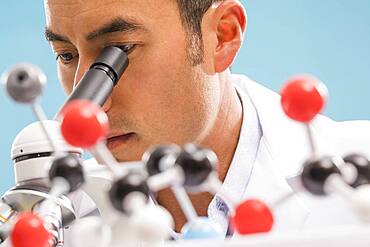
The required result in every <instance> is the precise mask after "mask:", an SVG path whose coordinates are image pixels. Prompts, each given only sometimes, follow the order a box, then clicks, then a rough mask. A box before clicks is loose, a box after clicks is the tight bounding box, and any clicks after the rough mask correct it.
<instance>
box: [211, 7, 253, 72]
mask: <svg viewBox="0 0 370 247" xmlns="http://www.w3.org/2000/svg"><path fill="white" fill-rule="evenodd" d="M214 14H215V15H214V17H215V18H216V19H215V21H216V22H215V23H216V35H217V41H218V44H217V47H216V50H215V53H214V66H215V68H214V69H215V71H216V72H217V73H221V72H223V71H225V70H227V69H228V68H229V67H230V66H231V65H232V63H233V61H234V59H235V57H236V55H237V53H238V51H239V49H240V47H241V45H242V43H243V34H244V32H245V29H246V26H247V16H246V12H245V10H244V8H243V6H242V5H241V3H240V2H239V1H237V0H226V1H224V2H222V3H220V4H219V6H218V7H217V8H216V10H215V12H214Z"/></svg>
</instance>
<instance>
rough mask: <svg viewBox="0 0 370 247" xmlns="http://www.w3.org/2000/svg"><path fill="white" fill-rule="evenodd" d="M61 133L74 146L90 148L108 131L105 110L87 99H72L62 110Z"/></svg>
mask: <svg viewBox="0 0 370 247" xmlns="http://www.w3.org/2000/svg"><path fill="white" fill-rule="evenodd" d="M61 130H62V135H63V137H64V139H65V140H66V141H67V142H68V143H69V144H71V145H72V146H75V147H81V148H91V147H93V146H95V145H96V144H97V143H98V142H99V141H101V140H103V139H105V138H106V136H107V134H108V131H109V122H108V117H107V115H106V114H105V112H104V111H103V110H102V109H101V108H100V107H98V106H97V105H95V104H94V103H92V102H90V101H87V100H74V101H71V102H70V103H68V104H67V105H66V106H65V108H64V109H63V111H62V125H61Z"/></svg>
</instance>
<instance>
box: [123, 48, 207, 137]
mask: <svg viewBox="0 0 370 247" xmlns="http://www.w3.org/2000/svg"><path fill="white" fill-rule="evenodd" d="M155 51H158V49H150V51H149V49H148V51H147V52H146V54H145V56H143V59H140V58H136V60H135V61H134V60H133V61H132V66H131V68H130V70H129V71H128V74H127V80H126V81H124V82H123V83H124V84H125V86H122V88H121V90H125V93H124V94H125V95H126V96H123V95H121V96H122V97H120V98H123V97H124V98H126V100H125V102H126V107H125V111H128V115H129V116H131V117H132V118H133V119H135V120H134V121H135V123H136V125H137V127H139V128H141V129H140V130H141V131H142V133H141V135H142V136H144V137H145V138H147V141H148V139H150V142H164V141H173V142H187V141H190V140H193V139H195V136H197V135H199V133H200V132H201V131H202V129H203V128H204V125H205V123H204V122H205V120H204V118H205V116H206V115H207V114H206V113H205V111H206V110H207V109H206V105H207V103H206V102H205V101H206V100H207V97H205V95H204V93H205V92H206V91H207V90H205V89H204V87H205V85H204V84H203V83H202V80H200V78H197V76H195V73H194V71H193V68H192V67H191V66H190V65H189V63H188V62H187V60H186V52H185V49H184V48H182V49H181V48H180V47H166V49H162V52H161V53H160V54H159V55H158V53H156V52H155ZM144 57H145V59H144ZM121 90H120V91H121ZM126 113H127V112H126Z"/></svg>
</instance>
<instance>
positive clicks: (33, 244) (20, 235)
mask: <svg viewBox="0 0 370 247" xmlns="http://www.w3.org/2000/svg"><path fill="white" fill-rule="evenodd" d="M10 239H11V242H12V246H13V247H49V246H50V244H49V240H50V239H51V234H50V233H49V232H48V231H47V230H46V229H45V227H44V222H43V220H42V219H41V218H40V217H38V216H37V215H34V214H33V213H22V214H20V215H19V216H18V219H17V222H16V223H15V224H14V227H13V230H12V232H11V233H10Z"/></svg>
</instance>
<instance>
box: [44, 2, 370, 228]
mask: <svg viewBox="0 0 370 247" xmlns="http://www.w3.org/2000/svg"><path fill="white" fill-rule="evenodd" d="M45 12H46V31H45V35H46V38H47V40H48V41H49V42H50V44H51V47H52V49H53V51H54V53H55V54H56V59H57V64H58V74H59V77H60V81H61V82H62V85H63V87H64V89H65V91H66V93H67V94H68V93H70V92H71V91H72V89H73V88H74V87H75V86H76V84H77V83H78V82H79V80H80V79H81V77H82V76H83V74H84V73H85V72H86V70H87V69H88V68H89V66H90V64H91V63H92V62H93V61H94V59H95V58H96V56H97V55H98V54H99V52H100V51H101V49H102V48H103V47H105V46H109V45H117V46H120V47H123V48H124V49H126V50H127V51H128V54H129V60H130V65H129V67H128V69H127V71H126V72H125V74H124V75H123V77H122V78H121V80H120V81H119V83H118V85H117V86H116V88H115V89H114V91H113V93H112V95H111V96H110V98H109V99H108V100H107V102H106V104H105V105H104V107H103V109H104V111H105V112H106V113H107V115H108V117H109V121H110V126H111V133H110V134H109V139H108V147H109V149H110V150H111V151H112V153H113V154H114V156H115V157H116V158H117V160H119V161H129V160H139V159H141V156H142V154H143V152H144V151H145V150H147V149H148V148H150V147H151V146H153V145H156V144H161V143H177V144H180V145H181V144H184V143H188V142H193V143H197V144H199V145H201V146H203V147H207V148H210V149H212V150H214V151H215V153H216V154H217V156H218V158H219V161H220V162H219V177H220V179H221V180H222V181H223V182H224V184H223V188H222V189H223V190H225V191H226V192H227V193H230V194H231V195H232V196H233V197H235V198H236V199H242V198H245V197H252V196H254V197H257V198H260V199H264V200H266V201H267V202H270V203H273V202H274V201H276V200H278V199H279V198H281V197H282V196H285V195H287V194H289V193H290V192H291V191H292V189H291V187H290V186H289V184H288V183H287V180H286V177H288V176H290V175H295V174H297V172H298V170H299V169H300V167H301V165H302V162H303V160H304V159H305V158H307V157H308V155H309V151H308V143H307V142H306V136H305V132H304V128H303V127H302V126H300V125H299V124H297V123H293V122H292V121H290V120H288V119H287V118H286V117H285V116H284V115H283V113H282V112H281V110H280V107H279V97H278V95H276V94H275V93H273V92H271V91H269V90H267V89H265V88H262V87H261V86H259V85H258V84H255V83H253V82H251V81H250V80H248V79H247V78H246V77H243V76H235V75H232V74H231V73H230V70H229V68H230V67H231V65H232V63H233V61H234V59H235V57H236V55H237V53H238V51H239V49H240V47H241V45H242V42H243V34H244V31H245V29H246V26H247V17H246V12H245V10H244V8H243V6H242V5H241V3H240V2H239V1H237V0H223V1H222V0H138V1H132V0H110V1H108V0H101V1H91V0H68V1H66V0H45ZM346 126H347V125H346ZM314 127H317V131H316V132H315V136H317V141H318V142H320V144H321V140H324V139H328V138H326V137H327V136H329V137H330V138H331V137H332V136H335V135H337V133H341V136H340V140H341V141H342V142H346V141H347V140H348V141H350V140H352V137H351V136H346V132H345V131H341V130H343V128H344V127H340V126H339V125H336V124H335V123H333V122H332V121H330V120H328V119H326V118H324V117H319V118H318V119H317V120H316V125H315V126H314ZM339 128H341V129H339ZM352 128H353V131H356V132H357V133H363V132H364V131H363V130H367V129H368V124H367V123H363V124H358V126H357V127H356V128H354V127H353V126H352ZM321 133H325V135H326V136H325V138H322V139H318V138H320V137H322V135H321ZM347 133H348V132H347ZM353 135H354V136H356V133H354V134H353ZM330 138H329V139H330ZM363 140H365V141H366V140H370V139H369V138H368V136H364V135H363ZM333 143H337V142H335V141H334V142H333ZM361 143H362V144H363V142H357V141H351V144H353V146H351V147H350V148H353V149H354V150H357V148H358V147H362V148H363V149H361V150H366V149H367V148H368V147H369V142H368V141H367V142H365V143H367V146H364V145H360V144H361ZM328 146H329V147H334V146H335V144H333V145H331V144H330V145H328ZM346 147H347V146H346ZM336 150H339V149H336ZM368 150H370V149H368ZM342 151H343V152H344V151H348V148H344V149H343V150H340V152H342ZM191 199H192V201H193V203H194V206H195V208H196V211H197V212H198V214H200V215H207V213H208V215H209V216H210V217H211V218H213V219H215V220H216V221H218V222H219V223H220V224H221V225H222V226H223V227H224V229H226V228H227V222H226V220H225V217H224V215H223V213H225V212H224V211H225V205H224V203H223V202H222V201H221V200H220V199H219V198H218V197H215V198H213V197H212V196H211V195H209V194H207V193H204V194H200V195H192V196H191ZM157 200H158V202H159V203H160V204H161V205H163V206H164V207H166V208H167V209H168V210H169V211H170V212H171V214H172V215H173V216H174V218H175V222H176V230H180V229H181V227H182V225H183V224H184V223H185V217H184V215H183V214H182V212H181V210H180V208H179V206H178V204H177V202H176V200H175V199H174V197H173V195H172V194H171V193H170V192H169V191H163V192H161V193H159V194H158V197H157ZM226 208H227V207H226ZM281 208H284V210H282V209H281ZM281 208H280V209H274V211H276V215H277V220H276V226H275V227H276V229H279V228H281V229H295V228H299V227H302V226H303V225H304V223H305V222H306V219H307V217H308V210H307V209H306V208H305V207H304V206H302V204H301V203H300V201H299V200H298V198H296V197H294V198H292V199H290V200H288V201H287V202H286V203H285V204H284V206H281ZM226 211H227V210H226Z"/></svg>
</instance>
